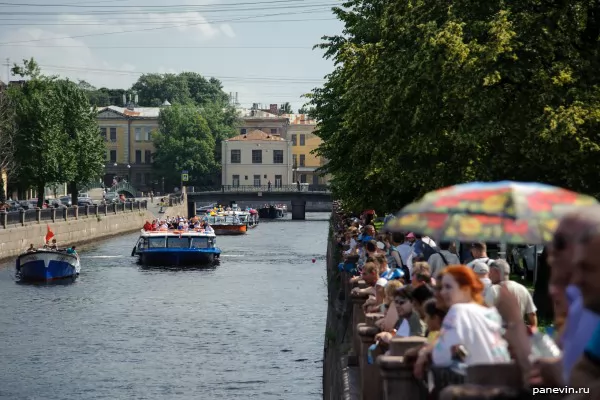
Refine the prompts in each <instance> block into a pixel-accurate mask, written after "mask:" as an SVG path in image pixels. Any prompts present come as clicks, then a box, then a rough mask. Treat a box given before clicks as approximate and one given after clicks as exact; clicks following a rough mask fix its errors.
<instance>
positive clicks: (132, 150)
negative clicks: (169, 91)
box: [98, 106, 161, 192]
mask: <svg viewBox="0 0 600 400" xmlns="http://www.w3.org/2000/svg"><path fill="white" fill-rule="evenodd" d="M159 113H160V108H158V107H133V106H130V107H129V108H123V107H117V106H108V107H102V108H100V109H98V125H99V127H100V134H101V135H102V137H103V138H104V141H105V143H106V163H105V174H104V184H105V185H107V186H111V185H112V182H113V179H115V178H117V179H125V180H127V181H128V182H130V183H131V184H132V185H133V186H134V187H135V188H136V189H138V190H140V191H144V192H146V191H149V190H158V191H160V190H161V188H160V182H159V179H158V178H156V177H154V176H153V174H152V153H153V152H154V145H153V143H152V132H154V131H156V130H158V115H159Z"/></svg>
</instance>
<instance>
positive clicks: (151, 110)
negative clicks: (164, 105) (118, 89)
mask: <svg viewBox="0 0 600 400" xmlns="http://www.w3.org/2000/svg"><path fill="white" fill-rule="evenodd" d="M160 110H161V108H160V107H135V108H134V109H133V110H129V109H127V108H125V107H117V106H107V107H99V108H98V113H101V112H103V111H113V112H116V113H118V114H120V115H122V116H124V117H137V118H158V115H159V114H160Z"/></svg>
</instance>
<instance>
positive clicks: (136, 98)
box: [135, 93, 138, 106]
mask: <svg viewBox="0 0 600 400" xmlns="http://www.w3.org/2000/svg"><path fill="white" fill-rule="evenodd" d="M135 105H136V106H137V105H138V95H137V93H136V94H135Z"/></svg>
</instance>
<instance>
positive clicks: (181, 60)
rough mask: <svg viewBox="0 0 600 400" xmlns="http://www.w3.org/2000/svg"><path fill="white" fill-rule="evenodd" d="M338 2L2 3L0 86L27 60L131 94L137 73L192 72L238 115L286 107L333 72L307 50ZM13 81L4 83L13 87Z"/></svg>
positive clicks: (334, 24)
mask: <svg viewBox="0 0 600 400" xmlns="http://www.w3.org/2000/svg"><path fill="white" fill-rule="evenodd" d="M340 4H341V2H340V1H339V0H323V1H318V0H256V1H249V0H166V1H165V0H162V1H160V0H146V1H140V0H96V1H90V0H80V1H74V0H12V1H11V0H7V1H3V0H0V64H2V69H0V80H3V81H6V78H7V73H8V71H7V66H6V65H5V64H6V63H7V61H6V59H7V58H8V59H10V65H11V66H12V64H14V63H20V62H22V60H23V59H29V58H31V57H33V58H34V59H35V60H36V61H37V62H38V64H40V67H41V69H42V72H43V73H45V74H51V75H59V76H62V77H67V78H70V79H72V80H75V81H77V80H85V81H87V82H89V83H91V84H92V85H94V86H96V87H108V88H123V89H127V88H129V87H130V86H131V85H132V84H133V83H134V82H135V81H136V80H137V78H138V77H139V76H140V75H141V74H143V73H179V72H182V71H193V72H197V73H200V74H202V75H203V76H205V77H215V78H218V79H220V80H221V81H222V82H223V86H224V90H225V92H227V93H233V97H234V98H235V93H237V98H238V102H239V104H240V105H241V106H242V107H250V106H251V105H252V104H253V103H261V104H265V105H266V106H265V107H268V105H269V104H275V103H277V104H282V103H285V102H290V103H291V105H292V108H293V109H294V111H295V112H296V111H297V110H298V108H300V107H301V106H302V105H303V104H304V103H305V102H306V99H303V98H302V97H301V96H302V95H303V94H305V93H308V92H310V90H311V89H312V88H314V87H317V86H320V85H322V83H323V82H324V76H325V75H326V74H327V73H329V72H330V71H331V70H332V68H333V63H332V62H331V61H330V60H325V59H324V58H323V51H322V50H319V49H315V50H313V49H312V47H313V45H315V44H317V43H320V41H321V40H320V38H321V37H322V36H324V35H336V34H340V33H341V31H342V28H343V25H342V23H341V22H339V21H338V20H336V19H335V17H334V15H333V13H332V12H331V7H332V6H336V5H340ZM13 79H16V78H15V77H12V76H11V80H13Z"/></svg>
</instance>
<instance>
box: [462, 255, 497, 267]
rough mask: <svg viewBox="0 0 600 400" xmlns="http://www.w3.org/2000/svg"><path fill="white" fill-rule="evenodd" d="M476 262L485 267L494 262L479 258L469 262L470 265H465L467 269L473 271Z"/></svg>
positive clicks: (489, 259)
mask: <svg viewBox="0 0 600 400" xmlns="http://www.w3.org/2000/svg"><path fill="white" fill-rule="evenodd" d="M476 262H482V263H484V264H486V265H488V266H489V265H490V264H491V263H492V262H494V260H492V259H491V258H488V257H481V258H476V259H474V260H473V261H471V262H470V263H468V264H467V267H469V268H471V269H473V267H474V266H475V263H476Z"/></svg>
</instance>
